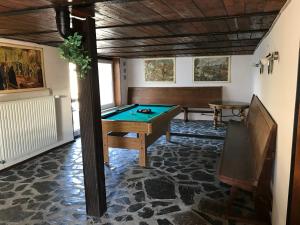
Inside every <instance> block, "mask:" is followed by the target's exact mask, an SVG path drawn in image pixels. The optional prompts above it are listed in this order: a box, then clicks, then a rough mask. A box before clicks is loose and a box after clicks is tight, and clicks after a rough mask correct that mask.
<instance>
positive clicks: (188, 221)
mask: <svg viewBox="0 0 300 225" xmlns="http://www.w3.org/2000/svg"><path fill="white" fill-rule="evenodd" d="M173 223H174V224H175V225H182V224H184V225H208V223H207V222H206V221H205V220H204V219H203V218H201V217H200V216H198V215H197V214H196V213H193V212H192V211H189V212H183V213H178V214H175V215H174V220H173Z"/></svg>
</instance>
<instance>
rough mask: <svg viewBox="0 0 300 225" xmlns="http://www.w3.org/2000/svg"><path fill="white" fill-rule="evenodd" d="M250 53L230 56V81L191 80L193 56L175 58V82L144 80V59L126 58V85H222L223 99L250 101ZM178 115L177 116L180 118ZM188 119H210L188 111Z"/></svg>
mask: <svg viewBox="0 0 300 225" xmlns="http://www.w3.org/2000/svg"><path fill="white" fill-rule="evenodd" d="M251 59H252V56H251V55H238V56H231V81H230V82H198V83H195V82H193V58H192V57H177V58H176V83H162V82H145V74H144V59H128V60H127V62H126V70H127V86H128V87H166V86H169V87H197V86H198V87H199V86H223V99H224V100H232V101H243V102H250V101H251V97H252V94H253V90H252V87H253V85H252V82H253V77H252V74H251V69H252V68H251ZM182 117H183V115H180V116H179V117H178V118H182ZM189 118H190V119H212V116H210V117H204V116H200V115H199V114H194V113H190V114H189Z"/></svg>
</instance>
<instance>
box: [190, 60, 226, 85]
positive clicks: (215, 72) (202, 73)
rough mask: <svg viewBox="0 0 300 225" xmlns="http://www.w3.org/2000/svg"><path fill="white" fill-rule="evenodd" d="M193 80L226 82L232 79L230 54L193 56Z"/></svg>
mask: <svg viewBox="0 0 300 225" xmlns="http://www.w3.org/2000/svg"><path fill="white" fill-rule="evenodd" d="M193 81H194V82H195V83H198V82H225V83H229V82H230V81H231V57H230V56H201V57H200V56H199V57H194V58H193Z"/></svg>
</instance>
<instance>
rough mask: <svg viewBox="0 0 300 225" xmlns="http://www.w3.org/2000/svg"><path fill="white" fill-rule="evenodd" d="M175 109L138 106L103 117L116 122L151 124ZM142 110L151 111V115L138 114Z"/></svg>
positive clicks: (167, 106)
mask: <svg viewBox="0 0 300 225" xmlns="http://www.w3.org/2000/svg"><path fill="white" fill-rule="evenodd" d="M172 108H174V106H172V105H166V106H164V105H157V106H156V105H136V106H134V107H132V108H129V109H125V110H124V111H121V112H117V113H112V114H107V115H103V118H104V119H109V120H115V121H131V122H149V121H150V120H152V119H153V118H154V117H157V116H159V115H161V114H163V113H165V112H168V111H169V110H171V109H172ZM140 109H151V111H152V113H151V114H144V113H138V112H137V110H140Z"/></svg>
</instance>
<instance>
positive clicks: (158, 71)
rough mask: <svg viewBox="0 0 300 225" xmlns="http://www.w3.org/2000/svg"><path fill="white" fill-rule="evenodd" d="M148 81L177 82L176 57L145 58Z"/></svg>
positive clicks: (146, 79) (146, 78)
mask: <svg viewBox="0 0 300 225" xmlns="http://www.w3.org/2000/svg"><path fill="white" fill-rule="evenodd" d="M144 64H145V81H146V82H173V83H175V58H153V59H145V61H144Z"/></svg>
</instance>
